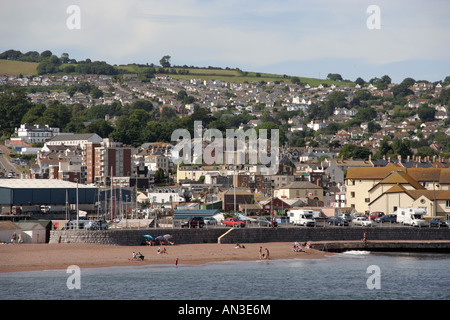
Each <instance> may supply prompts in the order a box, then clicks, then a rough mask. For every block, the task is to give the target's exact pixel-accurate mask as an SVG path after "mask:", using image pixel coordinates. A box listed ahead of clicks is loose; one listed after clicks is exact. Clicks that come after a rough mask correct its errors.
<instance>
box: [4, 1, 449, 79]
mask: <svg viewBox="0 0 450 320" xmlns="http://www.w3.org/2000/svg"><path fill="white" fill-rule="evenodd" d="M73 5H75V6H77V8H78V9H79V11H73V10H71V6H73ZM372 6H376V9H377V10H376V11H374V10H372V9H371V8H372ZM0 7H1V10H0V52H3V51H6V50H9V49H15V50H20V51H22V52H23V53H25V52H28V51H38V52H42V51H44V50H50V51H52V53H53V54H55V55H57V56H61V54H62V53H68V54H69V56H70V58H74V59H76V60H84V59H87V58H89V59H91V60H92V61H106V62H108V63H110V64H117V65H119V64H128V63H143V64H145V63H149V64H150V63H154V64H159V60H160V59H161V58H162V57H163V56H164V55H170V56H171V60H170V61H171V63H172V65H188V66H191V65H193V66H199V67H207V66H215V67H222V68H226V67H230V68H240V69H241V70H244V71H255V72H267V73H276V74H287V75H290V76H300V77H312V78H322V79H325V78H326V76H327V74H329V73H339V74H340V75H341V76H342V77H343V78H344V79H349V80H352V81H354V80H355V79H356V78H357V77H361V78H363V79H364V80H366V81H369V80H370V79H371V78H374V77H379V78H381V77H382V76H384V75H389V76H390V77H391V79H392V81H393V82H395V83H399V82H401V81H402V80H403V79H404V78H407V77H411V78H414V79H415V80H428V81H438V80H444V78H445V77H446V76H449V75H450V19H449V18H448V14H449V12H450V1H448V0H429V1H423V0H422V1H416V0H412V1H407V0H391V1H386V0H381V1H377V0H370V1H366V0H279V1H274V0H272V1H268V0H240V1H237V0H236V1H235V0H221V1H216V0H209V1H207V0H166V1H161V0H95V1H92V0H91V1H88V0H58V1H55V0H22V1H16V0H1V4H0ZM68 9H69V10H68Z"/></svg>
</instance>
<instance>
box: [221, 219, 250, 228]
mask: <svg viewBox="0 0 450 320" xmlns="http://www.w3.org/2000/svg"><path fill="white" fill-rule="evenodd" d="M222 224H223V225H226V226H227V227H239V228H242V227H245V222H244V221H241V220H239V219H236V218H226V219H225V220H222Z"/></svg>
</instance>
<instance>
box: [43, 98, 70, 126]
mask: <svg viewBox="0 0 450 320" xmlns="http://www.w3.org/2000/svg"><path fill="white" fill-rule="evenodd" d="M71 118H72V113H71V112H70V108H69V106H68V105H65V104H62V103H61V102H59V101H53V102H52V103H50V105H49V106H48V107H47V109H46V110H45V111H44V113H43V115H42V117H41V120H40V121H41V124H48V125H49V126H50V127H56V128H61V129H63V128H65V126H66V125H67V124H68V123H69V122H70V120H71Z"/></svg>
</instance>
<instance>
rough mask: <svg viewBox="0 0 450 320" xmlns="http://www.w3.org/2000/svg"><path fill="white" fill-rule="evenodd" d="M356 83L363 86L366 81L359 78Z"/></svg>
mask: <svg viewBox="0 0 450 320" xmlns="http://www.w3.org/2000/svg"><path fill="white" fill-rule="evenodd" d="M355 83H356V84H359V85H360V86H363V85H364V84H365V83H366V82H365V81H364V79H363V78H360V77H358V78H357V79H356V80H355Z"/></svg>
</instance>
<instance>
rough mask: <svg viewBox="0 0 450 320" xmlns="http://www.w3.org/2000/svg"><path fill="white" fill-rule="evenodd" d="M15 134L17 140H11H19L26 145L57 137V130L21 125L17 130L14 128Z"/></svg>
mask: <svg viewBox="0 0 450 320" xmlns="http://www.w3.org/2000/svg"><path fill="white" fill-rule="evenodd" d="M16 133H17V138H13V139H14V140H21V141H23V142H26V143H42V142H46V141H47V140H49V139H51V138H53V137H54V136H55V135H58V134H59V128H50V127H49V126H48V125H45V126H40V125H38V124H36V125H34V126H29V125H26V124H21V125H20V127H19V128H16Z"/></svg>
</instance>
